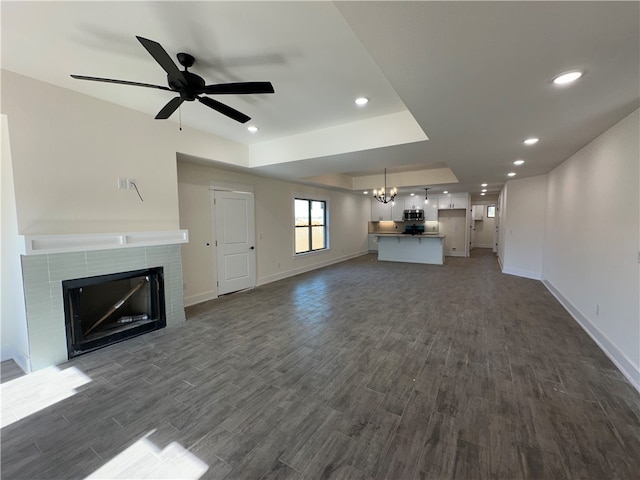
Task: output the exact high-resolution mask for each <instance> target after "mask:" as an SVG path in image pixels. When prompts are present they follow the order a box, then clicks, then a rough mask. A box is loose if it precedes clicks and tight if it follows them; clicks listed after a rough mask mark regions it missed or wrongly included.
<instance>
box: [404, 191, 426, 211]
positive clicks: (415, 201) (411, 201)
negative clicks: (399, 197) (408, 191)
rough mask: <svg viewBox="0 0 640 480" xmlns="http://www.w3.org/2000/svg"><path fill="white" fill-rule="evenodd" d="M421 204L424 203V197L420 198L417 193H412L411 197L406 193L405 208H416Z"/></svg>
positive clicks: (421, 205) (421, 206)
mask: <svg viewBox="0 0 640 480" xmlns="http://www.w3.org/2000/svg"><path fill="white" fill-rule="evenodd" d="M423 205H424V198H420V197H418V196H417V195H414V196H413V197H412V196H410V195H407V197H405V198H404V209H405V210H418V209H420V208H423Z"/></svg>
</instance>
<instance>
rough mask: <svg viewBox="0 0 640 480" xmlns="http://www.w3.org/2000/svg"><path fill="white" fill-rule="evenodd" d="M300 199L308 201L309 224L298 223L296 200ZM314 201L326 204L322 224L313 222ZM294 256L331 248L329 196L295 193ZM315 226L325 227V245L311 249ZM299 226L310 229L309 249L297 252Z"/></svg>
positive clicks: (312, 253)
mask: <svg viewBox="0 0 640 480" xmlns="http://www.w3.org/2000/svg"><path fill="white" fill-rule="evenodd" d="M297 200H300V201H304V202H308V210H307V212H308V213H307V215H308V216H307V220H308V225H296V201H297ZM313 202H318V203H322V204H323V205H324V208H323V211H324V218H323V222H324V223H323V224H322V225H313V224H312V218H311V207H312V205H313ZM292 203H293V215H292V216H293V256H294V258H295V257H301V256H305V255H314V254H317V253H321V252H325V251H327V250H329V200H328V199H327V198H315V197H309V196H307V195H300V194H295V195H294V196H293V202H292ZM313 227H323V228H324V247H322V248H316V249H311V247H312V246H313ZM298 228H306V229H307V230H308V236H309V245H308V247H309V250H305V251H303V252H296V231H297V229H298Z"/></svg>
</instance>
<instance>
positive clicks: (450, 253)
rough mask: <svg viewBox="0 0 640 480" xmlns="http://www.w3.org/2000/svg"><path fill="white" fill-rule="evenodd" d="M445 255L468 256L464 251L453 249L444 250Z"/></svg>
mask: <svg viewBox="0 0 640 480" xmlns="http://www.w3.org/2000/svg"><path fill="white" fill-rule="evenodd" d="M444 256H445V257H468V255H466V254H465V253H464V252H458V251H456V252H454V251H453V250H448V251H446V252H444Z"/></svg>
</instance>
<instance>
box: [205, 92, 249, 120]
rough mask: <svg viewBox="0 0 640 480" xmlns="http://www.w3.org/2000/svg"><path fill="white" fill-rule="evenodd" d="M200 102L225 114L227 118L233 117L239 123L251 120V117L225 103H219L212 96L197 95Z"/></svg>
mask: <svg viewBox="0 0 640 480" xmlns="http://www.w3.org/2000/svg"><path fill="white" fill-rule="evenodd" d="M197 98H198V101H199V102H200V103H204V104H205V105H206V106H207V107H209V108H213V109H214V110H216V111H217V112H220V113H221V114H223V115H226V116H227V117H229V118H232V119H234V120H235V121H237V122H240V123H247V122H248V121H249V120H251V117H247V116H246V115H245V114H244V113H242V112H239V111H238V110H236V109H235V108H231V107H230V106H229V105H225V104H224V103H220V102H218V101H217V100H214V99H213V98H208V97H197Z"/></svg>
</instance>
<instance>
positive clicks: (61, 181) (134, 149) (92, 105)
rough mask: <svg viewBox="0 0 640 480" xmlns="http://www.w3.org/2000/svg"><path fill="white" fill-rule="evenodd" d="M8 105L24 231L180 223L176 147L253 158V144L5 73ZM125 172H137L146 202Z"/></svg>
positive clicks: (224, 158)
mask: <svg viewBox="0 0 640 480" xmlns="http://www.w3.org/2000/svg"><path fill="white" fill-rule="evenodd" d="M105 88H110V87H108V86H107V85H105ZM123 88H127V87H123ZM131 88H133V87H131ZM1 107H2V113H4V114H6V115H7V117H8V119H9V122H10V124H11V132H10V133H11V148H12V153H13V160H14V178H15V190H16V203H17V210H18V228H19V232H20V234H22V235H27V234H54V233H100V232H120V231H151V230H174V229H177V228H178V225H179V218H178V184H177V173H176V152H181V153H186V154H190V155H195V156H199V157H205V158H209V157H211V156H212V155H213V154H214V152H215V158H216V160H218V161H221V162H227V163H231V164H239V165H243V164H247V162H248V147H247V146H246V145H241V144H237V143H234V142H230V141H227V140H224V139H221V138H219V137H216V136H214V135H211V134H206V133H203V132H199V131H196V130H190V129H188V128H183V130H182V131H180V130H179V129H178V126H177V125H176V124H175V123H173V122H170V121H160V120H154V119H153V118H152V116H151V115H146V114H143V113H140V112H136V111H134V110H129V109H127V108H124V107H121V106H118V105H114V104H111V103H108V102H104V101H102V100H98V99H95V98H92V97H89V96H86V95H81V94H79V93H76V92H72V91H70V90H65V89H63V88H59V87H56V86H53V85H51V84H47V83H44V82H40V81H38V80H34V79H32V78H29V77H24V76H22V75H18V74H15V73H12V72H8V71H6V70H3V71H2V102H1ZM213 118H214V119H215V117H213ZM118 177H129V178H135V179H136V181H137V184H138V186H139V189H140V192H141V194H142V196H143V198H144V202H141V201H140V200H139V198H138V196H137V195H136V192H135V191H134V190H118V189H117V178H118Z"/></svg>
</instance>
